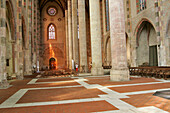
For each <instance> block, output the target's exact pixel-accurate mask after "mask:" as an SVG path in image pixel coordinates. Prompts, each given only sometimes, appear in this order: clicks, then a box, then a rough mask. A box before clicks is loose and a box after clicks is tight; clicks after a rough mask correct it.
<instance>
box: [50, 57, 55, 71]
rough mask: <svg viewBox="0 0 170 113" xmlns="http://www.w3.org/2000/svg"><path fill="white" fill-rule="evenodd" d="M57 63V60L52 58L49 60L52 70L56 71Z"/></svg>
mask: <svg viewBox="0 0 170 113" xmlns="http://www.w3.org/2000/svg"><path fill="white" fill-rule="evenodd" d="M56 66H57V63H56V59H55V58H50V60H49V67H50V70H53V69H56Z"/></svg>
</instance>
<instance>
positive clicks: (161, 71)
mask: <svg viewBox="0 0 170 113" xmlns="http://www.w3.org/2000/svg"><path fill="white" fill-rule="evenodd" d="M129 71H130V75H135V76H142V77H155V78H164V79H167V78H169V77H170V67H168V66H161V67H158V66H150V67H149V66H148V67H129Z"/></svg>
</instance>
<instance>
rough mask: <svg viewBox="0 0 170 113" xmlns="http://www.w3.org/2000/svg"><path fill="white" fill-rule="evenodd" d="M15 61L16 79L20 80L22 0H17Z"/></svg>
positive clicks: (21, 72)
mask: <svg viewBox="0 0 170 113" xmlns="http://www.w3.org/2000/svg"><path fill="white" fill-rule="evenodd" d="M17 7H18V10H17V22H18V23H17V48H16V51H17V55H16V57H17V59H18V60H17V62H18V66H17V67H18V69H17V79H19V80H22V79H23V78H24V73H23V69H24V68H23V51H22V17H21V13H22V0H17Z"/></svg>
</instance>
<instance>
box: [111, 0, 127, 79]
mask: <svg viewBox="0 0 170 113" xmlns="http://www.w3.org/2000/svg"><path fill="white" fill-rule="evenodd" d="M109 10H110V33H111V34H110V36H111V52H112V53H111V54H112V70H111V80H113V81H125V80H129V71H128V67H127V54H126V37H125V18H124V15H125V14H124V5H123V0H109Z"/></svg>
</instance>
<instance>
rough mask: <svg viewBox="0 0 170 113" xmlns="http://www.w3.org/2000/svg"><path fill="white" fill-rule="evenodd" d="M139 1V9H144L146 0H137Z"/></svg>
mask: <svg viewBox="0 0 170 113" xmlns="http://www.w3.org/2000/svg"><path fill="white" fill-rule="evenodd" d="M139 1H140V10H144V9H146V0H139Z"/></svg>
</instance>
